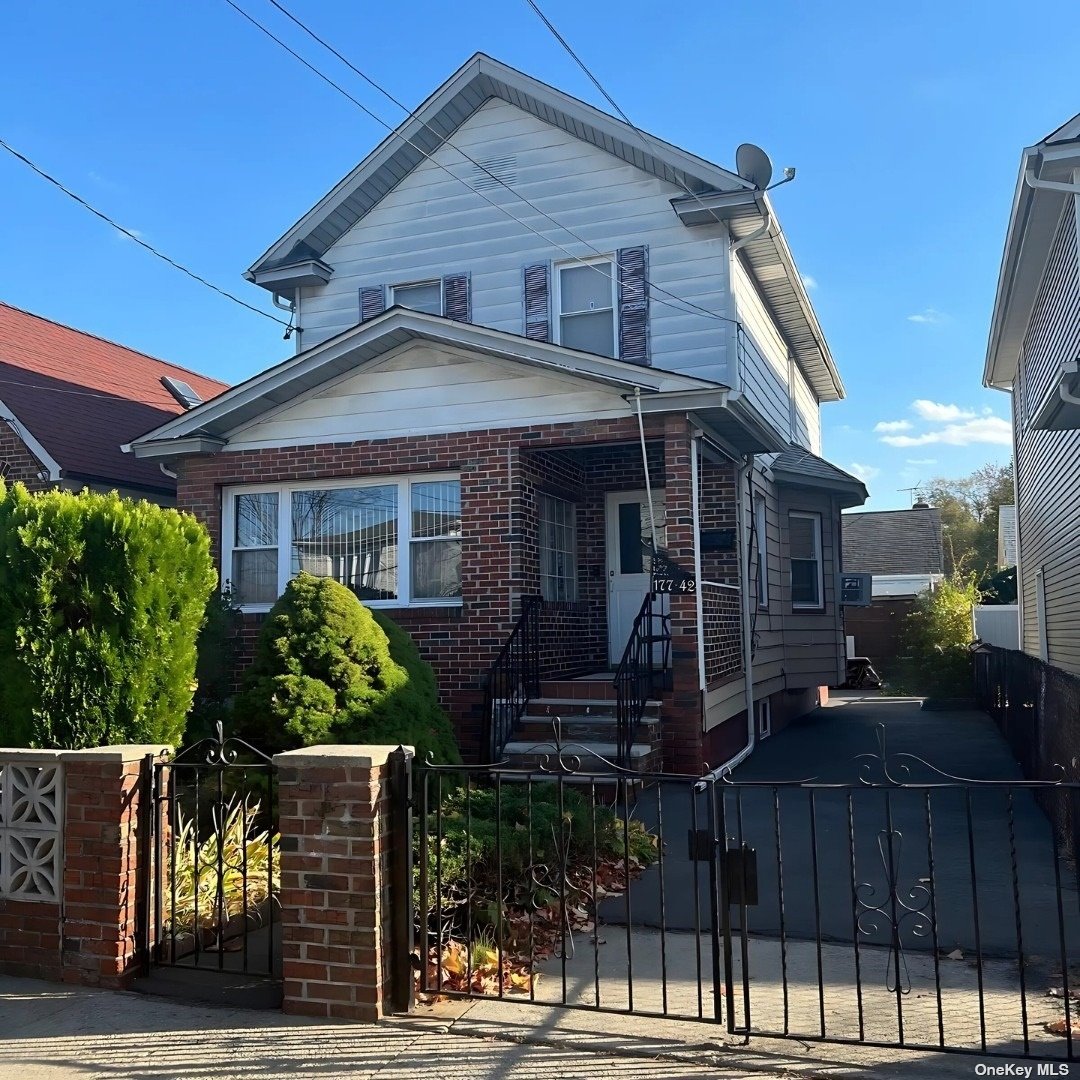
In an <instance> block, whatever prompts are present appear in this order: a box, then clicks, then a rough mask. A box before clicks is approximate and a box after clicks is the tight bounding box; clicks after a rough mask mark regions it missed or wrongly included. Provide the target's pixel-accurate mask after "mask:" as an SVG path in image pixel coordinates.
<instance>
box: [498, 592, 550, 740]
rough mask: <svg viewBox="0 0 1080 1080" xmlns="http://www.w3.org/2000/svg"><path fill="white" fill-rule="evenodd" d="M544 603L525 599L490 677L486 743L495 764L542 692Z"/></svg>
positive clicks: (533, 598)
mask: <svg viewBox="0 0 1080 1080" xmlns="http://www.w3.org/2000/svg"><path fill="white" fill-rule="evenodd" d="M541 604H542V601H541V599H540V597H539V596H526V597H523V598H522V601H521V615H520V616H519V617H518V621H517V622H516V623H515V624H514V628H513V630H511V631H510V636H509V637H508V638H507V639H506V644H505V645H503V647H502V649H501V650H500V651H499V655H498V656H497V657H496V658H495V663H493V664H492V665H491V668H490V669H489V671H488V674H487V680H486V683H485V690H484V726H485V732H484V734H485V739H484V743H485V748H486V753H487V754H488V755H489V756H490V758H491V760H493V761H494V760H497V759H498V758H499V757H501V755H502V752H503V747H504V746H505V745H506V744H507V742H509V740H510V736H511V734H512V733H513V730H514V725H515V724H516V723H517V722H518V720H519V719H521V716H522V715H523V714H524V712H525V709H526V707H527V706H528V704H529V701H530V699H531V698H535V697H537V696H538V695H539V693H540V607H541Z"/></svg>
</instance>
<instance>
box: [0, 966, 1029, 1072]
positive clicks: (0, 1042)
mask: <svg viewBox="0 0 1080 1080" xmlns="http://www.w3.org/2000/svg"><path fill="white" fill-rule="evenodd" d="M0 1032H2V1033H3V1035H2V1038H0V1077H4V1078H5V1080H6V1078H7V1077H12V1078H17V1080H271V1078H273V1080H278V1078H280V1077H286V1076H287V1077H290V1078H297V1080H347V1078H348V1080H360V1078H368V1077H378V1080H391V1078H396V1077H401V1078H409V1080H450V1078H453V1080H502V1078H507V1080H541V1078H542V1080H578V1078H582V1080H590V1078H596V1080H606V1078H608V1077H611V1076H618V1077H621V1078H626V1080H678V1078H683V1077H685V1078H691V1077H712V1078H719V1080H724V1078H732V1080H734V1078H745V1077H754V1078H760V1080H772V1078H778V1077H849V1076H850V1077H860V1078H863V1080H878V1078H881V1080H884V1078H887V1077H903V1076H910V1077H912V1078H915V1077H941V1078H942V1080H946V1078H957V1080H959V1078H961V1077H963V1078H967V1077H970V1076H972V1075H973V1074H974V1073H973V1070H974V1067H975V1064H976V1063H977V1062H978V1061H979V1060H981V1059H977V1058H958V1057H946V1056H944V1055H936V1056H935V1055H925V1054H918V1053H912V1052H904V1051H882V1050H873V1049H870V1048H865V1047H824V1046H814V1047H811V1046H809V1045H807V1044H805V1043H792V1042H785V1043H781V1042H777V1041H770V1040H766V1039H755V1040H754V1044H753V1046H751V1047H746V1046H740V1045H728V1044H726V1043H725V1041H724V1039H723V1037H722V1034H721V1032H720V1031H719V1030H718V1029H716V1028H711V1027H708V1026H705V1025H700V1024H674V1023H672V1022H670V1021H668V1022H664V1021H650V1020H646V1019H643V1018H641V1017H628V1016H611V1015H597V1014H595V1013H581V1012H574V1011H571V1010H566V1009H551V1008H541V1007H530V1006H526V1005H520V1004H515V1003H511V1002H507V1003H498V1002H494V1003H476V1004H470V1003H466V1004H465V1005H463V1006H462V1005H454V1004H441V1005H438V1006H436V1007H434V1008H421V1009H419V1010H418V1011H417V1013H416V1014H415V1015H414V1016H411V1017H406V1018H401V1019H400V1020H397V1019H393V1020H388V1021H385V1022H384V1023H381V1024H378V1025H361V1024H347V1023H328V1022H319V1021H310V1020H305V1019H302V1018H294V1017H285V1016H281V1015H279V1014H273V1013H267V1012H256V1011H248V1010H240V1009H232V1008H226V1007H218V1008H210V1007H205V1006H188V1005H182V1004H179V1003H177V1002H175V1001H164V1000H161V999H157V998H150V997H145V996H143V995H141V994H130V993H118V992H111V991H106V990H85V989H81V988H73V987H64V986H56V985H53V984H50V983H42V982H36V981H31V980H28V979H11V978H5V977H0ZM1002 1063H1003V1062H1002V1059H997V1060H996V1061H995V1064H1002ZM1020 1075H1023V1074H1020Z"/></svg>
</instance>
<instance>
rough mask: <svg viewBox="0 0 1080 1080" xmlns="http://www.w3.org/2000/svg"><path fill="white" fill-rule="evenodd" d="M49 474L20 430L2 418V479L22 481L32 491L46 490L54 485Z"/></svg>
mask: <svg viewBox="0 0 1080 1080" xmlns="http://www.w3.org/2000/svg"><path fill="white" fill-rule="evenodd" d="M43 475H44V476H45V477H46V479H44V480H42V476H43ZM48 475H49V470H48V469H46V468H45V466H44V465H42V463H41V462H40V461H38V459H37V458H36V457H35V456H34V454H33V453H32V452H31V450H30V448H29V447H28V446H27V445H26V443H24V442H23V440H22V437H21V436H20V435H19V434H18V432H16V431H15V430H14V428H12V426H11V425H10V424H8V423H7V422H6V421H3V420H0V479H2V480H5V481H6V482H7V483H9V484H14V483H16V482H17V481H21V482H22V483H24V484H25V485H26V487H27V489H28V490H30V491H45V490H46V489H47V488H50V487H52V486H53V485H52V483H51V481H50V480H49V479H48Z"/></svg>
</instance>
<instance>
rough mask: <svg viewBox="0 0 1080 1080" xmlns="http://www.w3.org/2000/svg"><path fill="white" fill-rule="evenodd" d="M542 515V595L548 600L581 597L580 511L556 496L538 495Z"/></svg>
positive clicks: (540, 515) (540, 514)
mask: <svg viewBox="0 0 1080 1080" xmlns="http://www.w3.org/2000/svg"><path fill="white" fill-rule="evenodd" d="M537 509H538V510H539V517H540V595H541V596H542V597H543V598H544V599H545V600H576V599H577V537H576V531H577V530H576V527H575V526H576V522H577V518H576V511H575V508H574V505H573V503H569V502H567V501H566V500H565V499H557V498H555V497H554V496H553V495H544V494H540V495H539V496H538V497H537Z"/></svg>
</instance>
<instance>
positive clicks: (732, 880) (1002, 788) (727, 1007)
mask: <svg viewBox="0 0 1080 1080" xmlns="http://www.w3.org/2000/svg"><path fill="white" fill-rule="evenodd" d="M880 739H881V743H880V748H879V751H878V752H877V753H873V754H864V755H860V757H859V758H858V759H857V760H855V761H854V762H852V763H844V762H837V763H836V765H837V770H838V772H837V777H836V778H830V777H814V778H808V779H799V780H786V779H785V780H777V781H770V780H763V781H759V780H750V779H741V778H738V777H736V778H733V777H731V776H724V777H719V778H717V777H713V776H709V777H692V776H678V775H673V774H650V775H644V776H643V775H639V774H633V773H630V772H629V771H627V770H623V769H620V768H618V767H617V764H616V763H611V762H602V761H598V760H597V759H596V758H595V756H592V757H589V758H585V752H584V750H583V749H582V748H579V747H576V746H574V745H573V744H567V743H565V742H563V741H562V740H561V736H560V729H559V725H558V724H557V723H556V724H555V725H554V726H553V738H552V744H551V746H550V748H549V752H547V753H546V754H545V755H544V756H541V757H540V758H539V759H538V762H537V764H536V766H535V767H534V768H531V769H507V768H502V767H490V766H476V767H473V768H469V769H460V768H451V767H441V766H434V765H431V764H421V763H417V765H416V766H415V772H414V791H415V800H414V806H415V807H416V809H417V821H416V823H417V862H416V879H415V881H416V891H415V895H416V897H417V900H418V904H417V919H416V931H417V942H418V948H417V962H418V963H417V966H418V968H419V974H418V984H419V991H420V993H421V994H422V995H425V994H426V995H430V996H432V997H436V996H441V997H461V998H476V997H483V998H489V999H495V1000H499V999H501V1000H509V1001H513V1002H522V1003H529V1004H538V1005H546V1006H559V1007H566V1008H573V1009H588V1010H593V1011H599V1012H621V1013H630V1014H635V1015H647V1016H655V1017H665V1018H669V1019H679V1020H692V1021H701V1022H711V1023H719V1024H723V1025H724V1026H725V1027H726V1029H727V1031H728V1032H730V1033H732V1034H737V1035H743V1036H747V1037H749V1036H752V1035H761V1036H770V1037H784V1038H795V1039H798V1040H801V1041H807V1042H813V1041H824V1042H839V1043H863V1044H867V1045H874V1046H884V1047H907V1048H911V1049H917V1050H924V1051H947V1052H969V1053H975V1054H982V1055H987V1056H994V1055H1004V1056H1012V1055H1022V1056H1028V1057H1032V1058H1040V1059H1045V1060H1061V1061H1065V1060H1075V1059H1076V1052H1075V1040H1076V1037H1077V1036H1078V1035H1080V970H1078V969H1077V967H1076V957H1077V956H1080V900H1078V898H1080V872H1078V870H1077V867H1076V865H1075V864H1073V863H1070V862H1069V861H1068V860H1067V859H1065V858H1064V857H1063V852H1062V849H1061V847H1060V846H1059V845H1058V843H1057V842H1056V837H1055V834H1054V831H1053V830H1052V829H1051V828H1050V826H1049V824H1048V822H1047V820H1046V817H1045V816H1044V815H1043V813H1042V811H1041V810H1040V808H1039V804H1038V802H1037V800H1046V799H1056V800H1058V801H1060V802H1061V803H1062V804H1063V806H1064V807H1066V808H1067V810H1068V812H1070V813H1073V814H1075V813H1076V812H1077V810H1078V809H1080V785H1077V784H1076V783H1070V782H1067V781H1063V780H1059V781H1053V780H1048V781H1025V780H1016V779H1009V778H1007V779H997V780H989V779H966V778H961V777H956V776H951V775H949V774H947V773H944V772H942V771H941V770H939V769H937V768H935V767H934V766H933V765H932V764H930V763H929V762H927V761H925V760H924V759H922V758H920V757H917V756H915V755H912V754H890V753H889V752H887V749H886V746H885V742H884V732H883V731H882V732H881V734H880ZM583 760H587V761H588V762H589V767H588V768H582V761H583Z"/></svg>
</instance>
